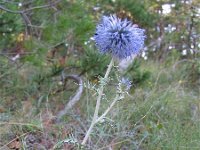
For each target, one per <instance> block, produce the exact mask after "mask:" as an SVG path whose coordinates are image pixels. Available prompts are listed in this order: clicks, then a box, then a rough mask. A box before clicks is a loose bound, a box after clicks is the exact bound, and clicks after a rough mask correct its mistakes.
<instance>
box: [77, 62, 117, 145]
mask: <svg viewBox="0 0 200 150" xmlns="http://www.w3.org/2000/svg"><path fill="white" fill-rule="evenodd" d="M113 62H114V60H113V58H112V59H111V61H110V64H109V65H108V68H107V71H106V74H105V76H104V78H103V80H107V79H108V76H109V73H110V71H111V69H112V66H113ZM103 90H104V84H101V86H100V89H99V93H98V94H99V95H98V97H97V103H96V107H95V112H94V116H93V119H92V123H91V125H90V128H89V129H88V131H87V133H86V135H85V137H84V139H83V141H82V143H81V144H82V145H85V144H86V142H87V140H88V138H89V136H90V134H91V132H92V129H93V127H94V125H95V124H96V123H97V122H96V120H97V119H98V113H99V108H100V104H101V98H102V95H103Z"/></svg>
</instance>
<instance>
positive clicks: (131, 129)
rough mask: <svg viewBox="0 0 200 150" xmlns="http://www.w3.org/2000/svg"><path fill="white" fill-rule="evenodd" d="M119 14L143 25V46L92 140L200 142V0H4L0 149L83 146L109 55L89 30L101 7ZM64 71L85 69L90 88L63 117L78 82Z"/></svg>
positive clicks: (192, 145)
mask: <svg viewBox="0 0 200 150" xmlns="http://www.w3.org/2000/svg"><path fill="white" fill-rule="evenodd" d="M113 13H116V14H117V15H118V16H119V17H121V18H129V19H130V20H132V21H133V22H134V23H135V24H137V25H138V26H139V27H141V28H144V29H145V30H146V34H147V40H146V46H145V48H144V50H145V52H143V53H142V54H141V55H140V56H139V57H138V58H136V59H135V60H134V62H133V64H131V65H130V67H129V68H128V69H127V71H126V72H125V73H124V76H126V77H129V79H130V80H131V81H132V87H131V89H130V91H129V94H127V95H126V97H125V99H123V100H122V101H119V102H118V103H117V105H116V106H115V107H114V109H112V111H111V112H110V113H109V115H108V118H109V119H108V120H105V122H102V124H98V125H97V126H95V129H94V130H93V132H92V135H91V138H90V140H89V141H88V143H87V145H86V147H85V149H94V150H104V149H105V150H106V149H113V150H118V149H120V150H121V149H123V150H147V149H148V150H155V149H156V150H160V149H166V150H168V149H200V143H199V139H200V122H199V121H200V94H199V93H200V57H199V56H200V54H199V52H200V44H199V43H200V38H199V37H200V19H199V17H200V3H199V1H198V0H151V1H149V0H129V1H128V0H108V1H101V0H96V1H94V0H65V1H64V0H63V1H62V0H13V1H10V0H0V87H1V88H0V149H2V150H4V149H41V150H43V149H44V150H46V149H79V148H80V144H79V143H81V141H82V139H83V137H84V134H85V133H86V131H87V129H88V128H89V125H90V122H91V119H92V115H93V112H94V107H95V102H96V99H95V93H96V92H95V89H96V87H97V86H98V83H99V82H98V80H99V77H101V76H103V75H104V73H105V70H106V67H107V65H108V63H109V60H110V58H109V56H102V55H101V54H99V53H98V50H97V49H96V47H95V45H94V41H93V40H92V36H93V34H94V33H95V26H96V24H97V23H98V21H99V20H100V18H101V16H102V15H108V14H113ZM115 72H117V69H113V70H112V73H111V74H112V75H113V76H114V74H115ZM63 74H64V75H70V74H76V75H79V77H80V78H81V79H82V80H83V82H84V91H83V93H82V95H81V99H80V100H79V102H78V103H77V104H76V105H75V106H74V107H73V108H72V109H71V110H70V111H69V112H68V113H67V115H65V116H64V117H63V118H62V121H61V122H60V123H56V122H55V121H54V119H55V117H56V115H57V113H58V112H59V111H60V110H62V109H63V107H64V105H65V104H66V103H67V102H68V101H69V99H70V97H72V96H73V95H74V93H75V92H76V89H77V87H78V86H77V84H76V83H74V82H72V81H71V80H69V81H66V82H63V80H62V79H63ZM115 82H116V81H115V79H114V78H113V80H112V81H111V83H110V84H109V85H108V86H107V87H106V90H105V91H106V92H105V94H106V95H107V97H105V98H104V99H103V102H102V105H103V106H102V107H101V110H100V111H103V110H104V109H105V108H106V107H107V106H108V104H109V98H110V97H111V96H112V95H113V93H114V92H115V91H114V89H115V88H114V87H115Z"/></svg>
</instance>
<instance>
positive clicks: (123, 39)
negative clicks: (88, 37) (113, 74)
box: [94, 15, 145, 59]
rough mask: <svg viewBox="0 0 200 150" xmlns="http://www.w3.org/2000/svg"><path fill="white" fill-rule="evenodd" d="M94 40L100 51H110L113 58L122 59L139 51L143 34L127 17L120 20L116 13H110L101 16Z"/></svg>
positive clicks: (143, 37)
mask: <svg viewBox="0 0 200 150" xmlns="http://www.w3.org/2000/svg"><path fill="white" fill-rule="evenodd" d="M94 40H95V42H96V46H97V48H98V49H99V50H100V52H101V53H110V54H111V55H112V56H113V57H115V58H119V59H124V58H127V57H131V56H132V55H137V54H139V53H140V51H141V49H142V48H143V46H144V40H145V35H144V30H143V29H140V28H138V27H137V26H136V25H133V24H132V23H131V22H130V21H128V20H127V19H124V20H122V19H120V18H118V17H117V16H116V15H110V16H103V17H102V20H101V22H100V23H99V24H98V25H97V28H96V34H95V35H94Z"/></svg>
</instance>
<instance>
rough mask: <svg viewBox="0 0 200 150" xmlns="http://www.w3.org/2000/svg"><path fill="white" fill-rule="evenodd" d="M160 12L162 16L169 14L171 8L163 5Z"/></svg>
mask: <svg viewBox="0 0 200 150" xmlns="http://www.w3.org/2000/svg"><path fill="white" fill-rule="evenodd" d="M162 10H163V11H162V12H163V14H169V13H170V12H171V6H170V4H164V5H162Z"/></svg>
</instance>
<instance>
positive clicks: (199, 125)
mask: <svg viewBox="0 0 200 150" xmlns="http://www.w3.org/2000/svg"><path fill="white" fill-rule="evenodd" d="M147 64H148V66H147ZM7 67H9V66H7ZM6 69H7V68H6ZM6 69H5V70H1V71H4V72H6ZM32 69H33V68H32V67H31V66H29V67H26V65H24V66H23V67H22V68H19V69H18V70H17V72H16V70H12V71H11V72H8V71H7V75H6V76H4V77H2V78H1V86H2V87H3V88H1V89H0V93H1V102H0V106H1V113H0V121H1V125H0V131H1V132H0V133H1V141H0V142H1V146H3V145H5V144H6V143H9V142H10V141H11V140H12V139H13V138H14V137H19V140H20V141H21V142H22V143H23V141H25V139H26V138H27V136H28V134H30V133H31V134H34V135H37V136H36V137H38V138H41V137H46V142H47V141H48V140H50V139H51V140H50V141H51V144H52V145H53V146H54V147H57V145H56V144H60V145H59V146H60V147H62V145H63V142H62V141H63V140H67V139H69V138H72V139H76V140H77V141H78V142H81V139H82V138H83V134H84V133H85V132H86V130H87V129H88V127H89V125H90V122H91V119H92V116H93V112H94V106H95V103H96V99H95V92H94V91H93V90H92V89H90V88H85V91H84V94H83V96H82V98H81V100H80V101H79V102H78V104H77V105H76V106H75V107H74V108H73V109H72V111H71V112H70V113H69V114H68V115H67V117H64V118H63V122H62V123H61V124H55V123H53V122H52V121H51V120H52V118H53V117H54V115H55V114H56V112H58V111H59V110H60V109H61V108H63V104H64V103H65V101H67V99H68V98H69V97H70V96H71V95H72V94H73V91H74V90H75V88H76V87H73V86H71V88H70V89H69V88H67V90H66V91H64V92H61V93H58V94H51V93H52V92H53V90H55V89H57V88H59V85H58V81H56V79H58V78H57V77H53V79H54V81H53V80H52V79H48V80H44V81H43V83H42V85H40V89H38V85H37V83H35V81H34V79H35V78H36V77H37V74H34V73H33V71H32ZM141 69H142V70H148V71H150V72H151V77H150V78H149V79H148V80H147V82H146V84H144V85H142V86H139V87H133V88H134V89H132V90H131V91H132V92H131V93H130V95H126V97H125V99H124V100H121V101H119V102H118V103H117V104H116V105H115V107H114V108H113V109H112V110H111V112H110V113H109V115H108V116H107V117H108V119H107V120H106V121H105V122H102V123H101V124H98V125H97V126H95V128H94V130H93V132H92V134H91V139H90V141H89V147H90V146H91V147H92V148H93V149H101V148H102V149H104V148H105V149H106V147H107V148H108V147H109V146H111V145H112V147H113V148H114V149H122V148H128V149H133V150H134V149H138V148H141V149H148V150H149V149H152V150H155V149H158V150H160V149H164V150H168V149H169V150H171V149H198V148H199V147H200V144H199V142H198V141H199V139H200V130H199V129H200V122H199V115H200V112H199V106H200V104H199V94H198V92H195V91H196V90H193V88H192V87H190V86H187V84H185V82H184V81H183V78H182V76H180V72H176V71H174V70H173V65H171V66H168V67H167V68H166V67H165V66H164V65H162V64H161V65H158V64H157V63H155V62H154V61H151V60H148V62H143V63H142V65H141ZM47 70H48V68H47ZM22 72H23V73H22ZM45 72H46V71H45V70H43V72H40V73H41V74H43V75H45V74H46V73H45ZM84 82H85V83H87V79H86V78H85V81H84ZM70 84H71V85H73V84H74V83H73V82H72V83H70ZM6 89H7V90H6ZM105 91H106V95H107V99H103V101H102V106H101V110H100V112H103V110H105V109H106V107H107V106H108V104H109V103H110V101H111V100H112V98H113V94H114V91H115V90H114V87H113V86H112V85H109V86H108V87H106V89H105ZM12 135H13V136H12ZM52 139H53V140H52ZM40 144H41V143H40ZM64 145H65V146H66V145H68V146H69V147H70V146H72V145H73V144H72V142H71V143H70V142H68V144H64ZM23 147H24V148H25V145H24V144H22V145H21V149H24V148H23Z"/></svg>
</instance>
